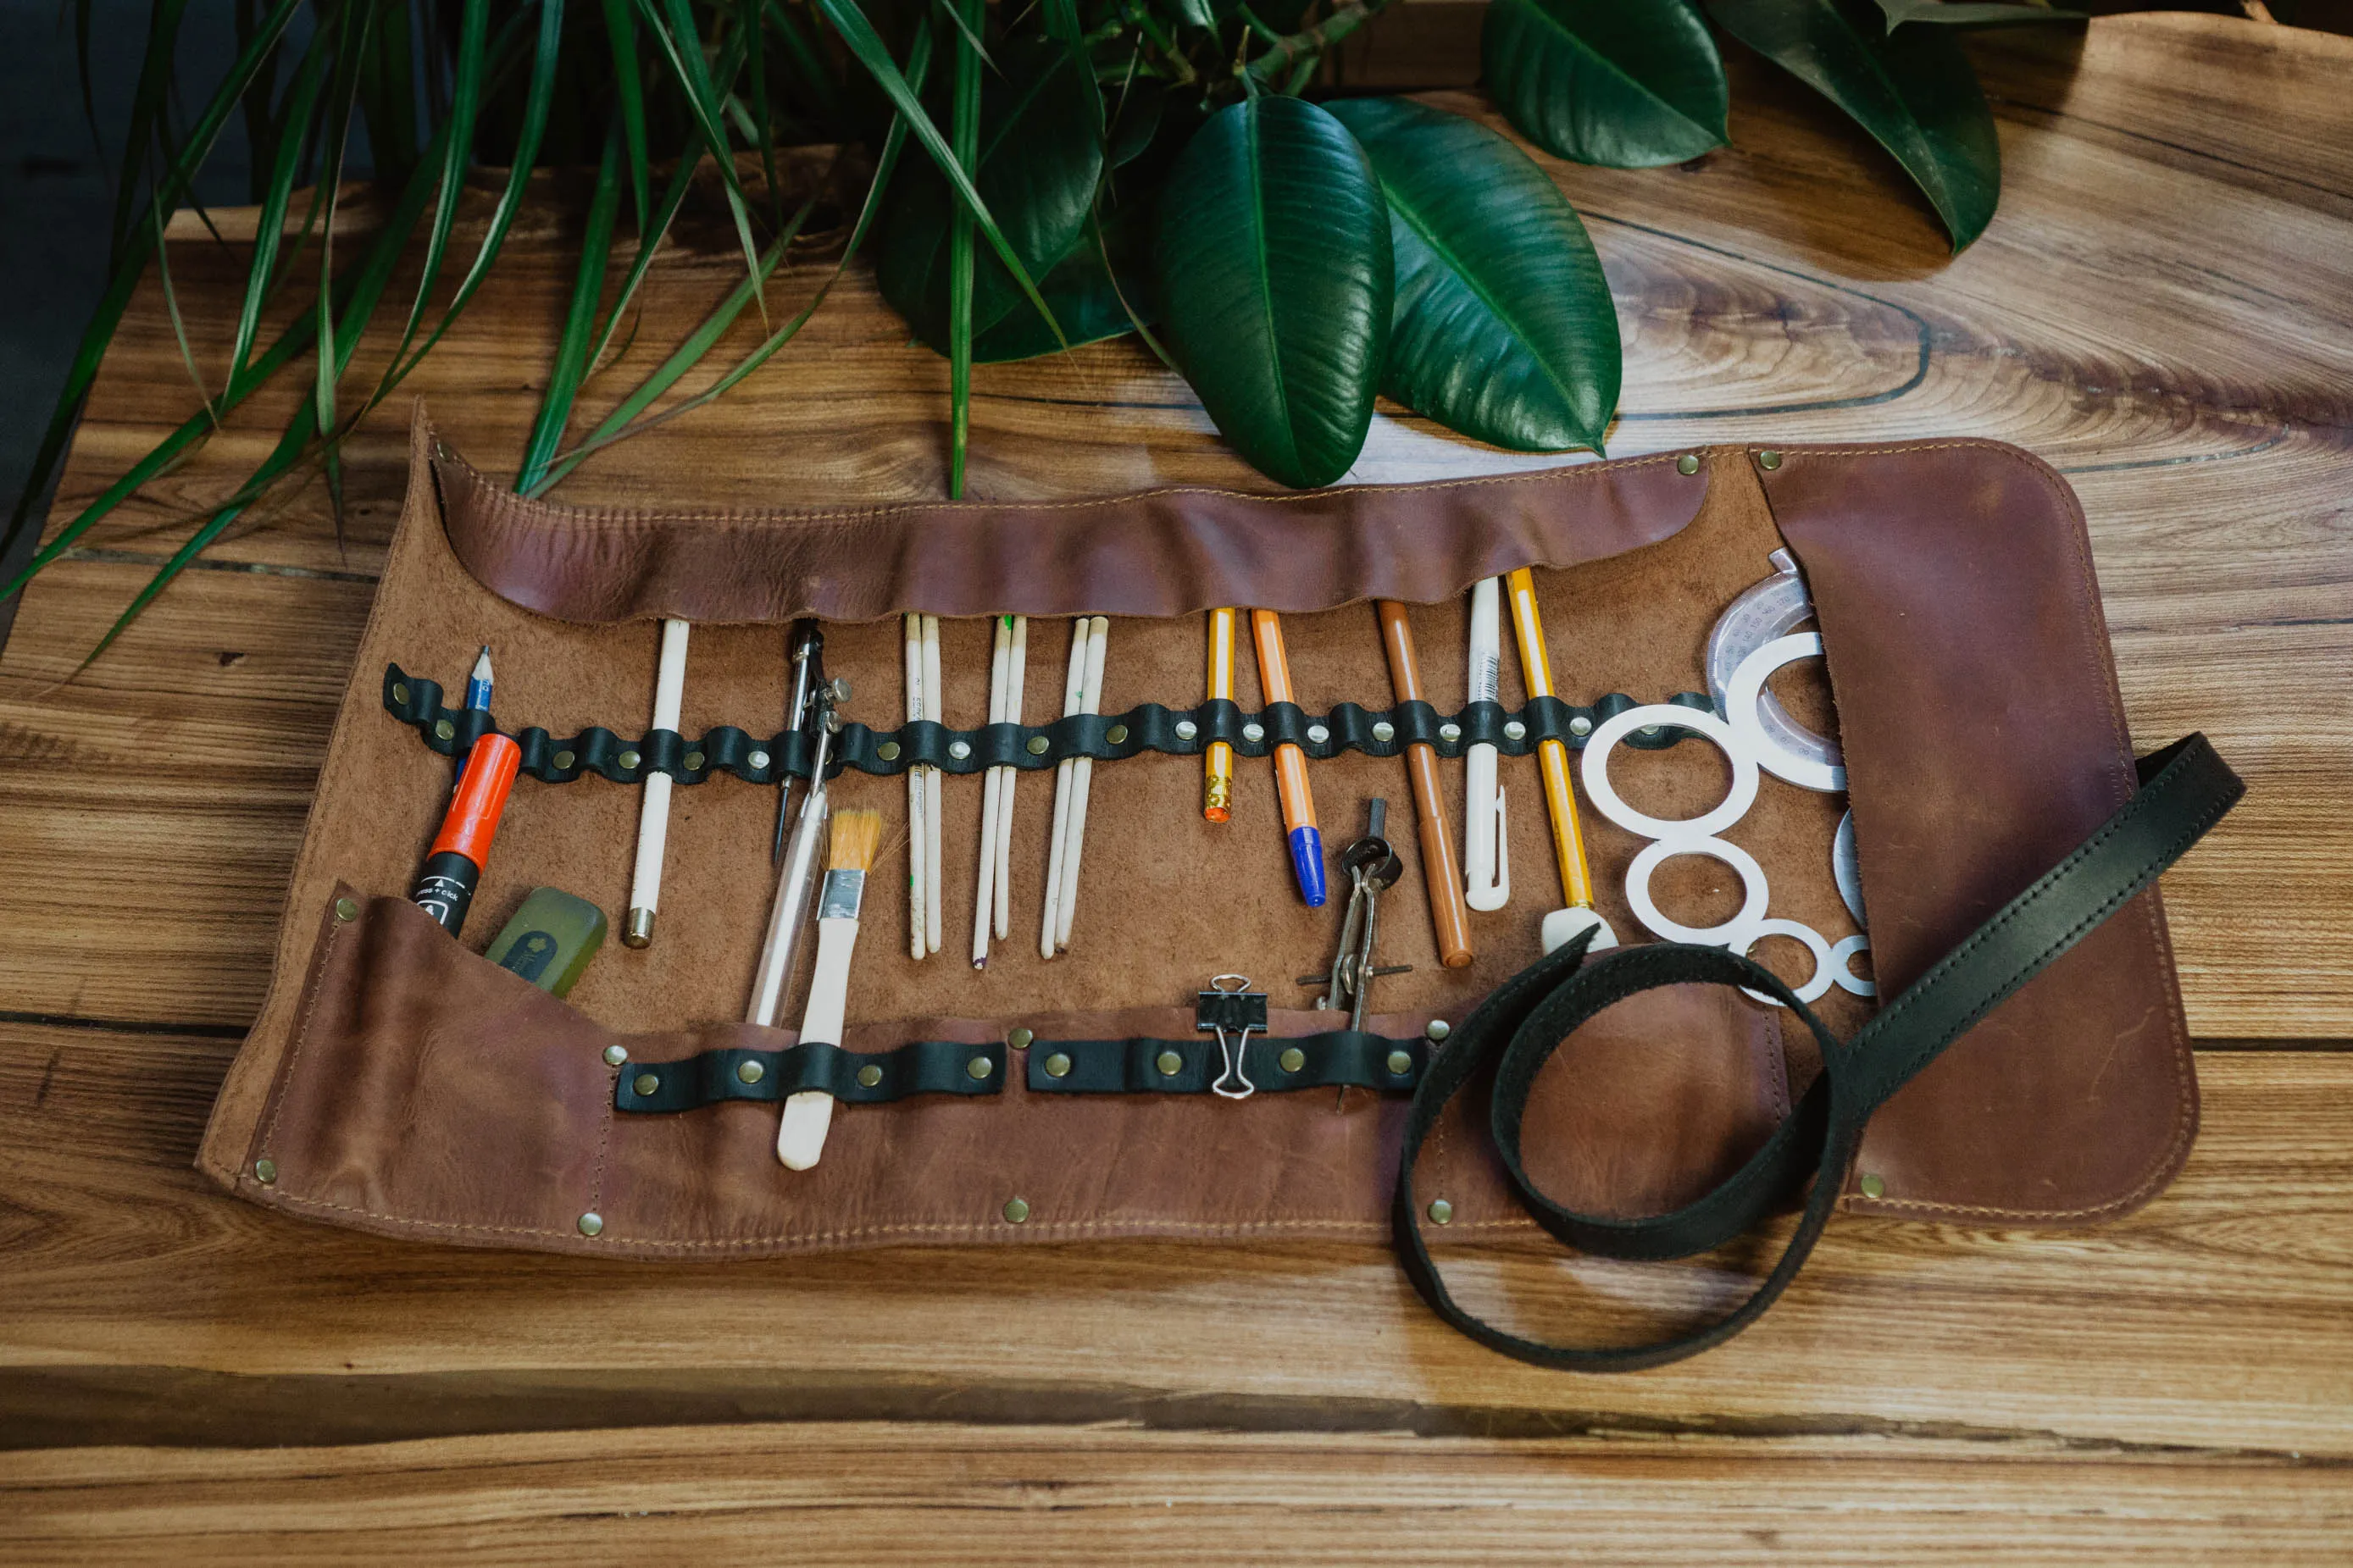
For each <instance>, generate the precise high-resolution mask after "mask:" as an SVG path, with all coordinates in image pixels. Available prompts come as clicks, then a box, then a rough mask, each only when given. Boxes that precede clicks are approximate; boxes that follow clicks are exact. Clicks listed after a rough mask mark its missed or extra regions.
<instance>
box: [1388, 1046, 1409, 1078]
mask: <svg viewBox="0 0 2353 1568" xmlns="http://www.w3.org/2000/svg"><path fill="white" fill-rule="evenodd" d="M1388 1066H1389V1071H1391V1072H1393V1073H1396V1074H1397V1075H1398V1077H1400V1078H1402V1077H1404V1076H1405V1075H1406V1074H1407V1073H1409V1072H1411V1071H1412V1070H1413V1053H1412V1052H1411V1051H1391V1052H1390V1053H1389V1063H1388Z"/></svg>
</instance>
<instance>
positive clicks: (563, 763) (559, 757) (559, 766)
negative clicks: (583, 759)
mask: <svg viewBox="0 0 2353 1568" xmlns="http://www.w3.org/2000/svg"><path fill="white" fill-rule="evenodd" d="M577 760H578V759H577V758H575V757H574V756H573V754H572V753H571V752H556V753H555V755H554V756H553V757H550V758H549V759H548V761H549V762H552V763H554V764H555V771H556V772H557V773H562V772H563V771H564V770H565V769H566V768H568V767H570V766H571V765H572V764H573V763H575V761H577Z"/></svg>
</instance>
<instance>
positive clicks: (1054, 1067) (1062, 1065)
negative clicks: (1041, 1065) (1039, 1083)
mask: <svg viewBox="0 0 2353 1568" xmlns="http://www.w3.org/2000/svg"><path fill="white" fill-rule="evenodd" d="M1046 1076H1047V1077H1048V1078H1068V1077H1070V1076H1071V1058H1069V1056H1067V1055H1066V1054H1064V1053H1063V1052H1061V1051H1056V1052H1055V1053H1054V1054H1053V1055H1052V1056H1050V1057H1048V1058H1046Z"/></svg>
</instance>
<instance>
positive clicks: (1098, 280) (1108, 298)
mask: <svg viewBox="0 0 2353 1568" xmlns="http://www.w3.org/2000/svg"><path fill="white" fill-rule="evenodd" d="M1150 213H1151V205H1150V203H1149V202H1148V201H1145V200H1143V199H1142V198H1131V199H1130V200H1129V201H1128V202H1126V203H1125V204H1124V205H1121V206H1120V207H1119V208H1118V209H1116V210H1115V211H1113V212H1112V213H1110V214H1108V215H1107V216H1105V217H1104V218H1103V243H1102V245H1101V246H1098V245H1097V244H1096V243H1095V233H1094V230H1093V228H1092V227H1091V226H1082V227H1081V229H1080V230H1079V234H1078V237H1077V238H1076V239H1074V240H1072V241H1071V248H1070V249H1069V250H1068V251H1066V252H1064V253H1063V255H1062V257H1061V258H1060V260H1058V261H1056V262H1055V263H1054V264H1053V265H1052V266H1051V267H1050V268H1049V269H1048V270H1047V272H1046V275H1045V276H1044V277H1042V278H1040V279H1039V280H1038V288H1039V292H1041V293H1043V294H1044V295H1045V296H1046V303H1048V304H1049V305H1051V306H1052V307H1053V308H1054V320H1055V321H1059V322H1060V323H1061V327H1062V331H1063V333H1064V335H1065V336H1066V337H1067V338H1068V339H1069V340H1070V344H1069V346H1071V347H1073V348H1075V347H1077V346H1078V345H1079V344H1081V343H1092V342H1102V341H1103V339H1105V338H1116V337H1124V336H1125V335H1126V334H1127V333H1129V332H1132V331H1134V330H1135V316H1140V317H1142V318H1143V319H1144V320H1145V321H1150V320H1151V319H1152V288H1151V265H1152V254H1151V245H1152V224H1151V217H1150ZM1106 252H1108V253H1109V255H1110V257H1111V264H1112V266H1113V267H1115V268H1118V269H1119V279H1118V281H1117V282H1116V283H1115V284H1114V283H1113V279H1112V274H1111V272H1110V271H1109V270H1107V269H1106V268H1104V266H1103V257H1104V255H1105V253H1106ZM1130 310H1134V312H1135V316H1131V315H1130V314H1129V311H1130ZM1063 346H1064V345H1063V344H1062V343H1060V342H1057V341H1056V340H1055V337H1054V333H1053V331H1052V330H1051V329H1050V328H1049V327H1048V326H1047V325H1046V322H1045V321H1044V319H1043V318H1041V317H1040V316H1039V314H1038V312H1037V311H1035V310H1029V309H1027V308H1023V309H1018V310H1008V311H1007V312H1006V313H1005V315H1004V317H1003V319H1001V320H1000V321H997V324H996V325H995V326H993V327H991V328H989V329H988V330H987V331H985V332H980V333H978V334H976V336H975V337H974V338H973V341H972V357H973V362H974V363H976V364H1003V363H1006V362H1008V361H1009V360H1022V359H1036V358H1037V357H1039V355H1040V354H1050V353H1056V352H1057V351H1059V350H1060V349H1061V348H1062V347H1063Z"/></svg>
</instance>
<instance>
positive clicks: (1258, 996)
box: [1193, 974, 1266, 1100]
mask: <svg viewBox="0 0 2353 1568" xmlns="http://www.w3.org/2000/svg"><path fill="white" fill-rule="evenodd" d="M1193 1027H1194V1028H1195V1029H1197V1030H1198V1031H1199V1032H1200V1033H1202V1034H1205V1035H1207V1034H1214V1035H1216V1036H1217V1037H1218V1051H1219V1056H1220V1057H1221V1058H1222V1060H1221V1061H1220V1063H1219V1069H1218V1076H1217V1079H1216V1081H1214V1082H1212V1083H1211V1084H1210V1085H1209V1091H1210V1092H1211V1093H1212V1094H1215V1095H1218V1096H1219V1097H1220V1098H1222V1099H1226V1100H1248V1099H1249V1098H1250V1096H1251V1095H1253V1094H1256V1093H1257V1092H1258V1086H1257V1085H1256V1084H1254V1083H1252V1082H1250V1074H1249V1073H1247V1072H1245V1071H1244V1070H1243V1067H1242V1056H1243V1053H1244V1052H1245V1051H1247V1050H1249V1048H1250V1031H1251V1030H1252V1029H1256V1030H1257V1031H1258V1032H1259V1033H1260V1034H1261V1035H1262V1034H1264V1033H1266V993H1265V992H1263V991H1253V990H1251V989H1250V977H1249V976H1248V975H1245V974H1219V975H1216V976H1214V977H1212V978H1211V980H1210V981H1209V988H1208V990H1207V991H1204V992H1201V993H1200V994H1199V995H1198V998H1197V1001H1196V1004H1195V1008H1194V1014H1193ZM1229 1082H1231V1083H1238V1084H1240V1086H1241V1087H1240V1089H1229V1088H1227V1087H1226V1085H1227V1084H1228V1083H1229Z"/></svg>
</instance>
